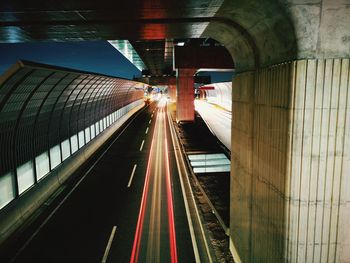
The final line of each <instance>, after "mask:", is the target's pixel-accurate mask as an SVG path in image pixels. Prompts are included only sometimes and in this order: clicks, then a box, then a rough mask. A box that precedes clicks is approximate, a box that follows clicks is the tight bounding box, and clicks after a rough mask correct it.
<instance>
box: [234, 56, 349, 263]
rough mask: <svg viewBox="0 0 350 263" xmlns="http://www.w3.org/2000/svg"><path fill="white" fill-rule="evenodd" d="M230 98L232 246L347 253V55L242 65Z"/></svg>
mask: <svg viewBox="0 0 350 263" xmlns="http://www.w3.org/2000/svg"><path fill="white" fill-rule="evenodd" d="M232 97H233V101H232V146H231V162H232V168H231V169H232V170H231V199H230V202H231V203H230V208H231V211H230V249H231V252H232V253H233V254H234V255H236V258H238V257H239V258H240V259H241V261H242V262H271V263H274V262H276V263H277V262H349V261H350V252H349V251H350V221H349V218H350V191H349V189H350V176H349V174H350V66H349V59H326V60H324V59H319V60H298V61H293V62H290V63H284V64H280V65H275V66H272V67H269V68H266V69H261V70H258V71H257V72H255V73H254V72H252V73H241V74H239V75H237V77H236V78H235V79H234V80H233V85H232ZM236 261H238V260H236Z"/></svg>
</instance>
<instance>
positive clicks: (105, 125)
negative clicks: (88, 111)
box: [103, 117, 107, 130]
mask: <svg viewBox="0 0 350 263" xmlns="http://www.w3.org/2000/svg"><path fill="white" fill-rule="evenodd" d="M106 128H107V117H104V118H103V130H105V129H106Z"/></svg>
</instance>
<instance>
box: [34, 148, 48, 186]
mask: <svg viewBox="0 0 350 263" xmlns="http://www.w3.org/2000/svg"><path fill="white" fill-rule="evenodd" d="M35 171H36V178H37V180H39V179H41V178H42V177H44V176H45V175H47V174H48V173H49V172H50V164H49V155H48V153H47V152H43V153H42V154H40V155H39V156H37V157H35Z"/></svg>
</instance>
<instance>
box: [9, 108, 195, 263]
mask: <svg viewBox="0 0 350 263" xmlns="http://www.w3.org/2000/svg"><path fill="white" fill-rule="evenodd" d="M161 104H162V103H160V104H159V105H158V103H152V104H151V105H150V106H148V107H147V108H146V109H144V110H143V111H142V112H141V113H140V114H138V115H137V117H136V118H135V119H134V120H133V121H132V122H131V123H130V125H129V126H128V127H127V128H126V129H125V131H124V132H123V133H122V134H120V136H119V138H118V139H117V140H116V141H115V143H113V145H112V146H111V148H110V149H109V150H108V151H107V153H106V154H105V155H104V156H103V158H102V159H101V160H100V161H99V162H98V163H97V165H96V166H95V167H94V168H93V169H92V170H91V172H90V173H89V174H88V175H87V176H86V177H85V179H84V180H83V181H82V183H81V184H79V186H78V187H77V188H75V190H74V191H73V192H72V194H71V195H70V196H69V198H68V199H66V201H65V202H64V203H63V204H62V205H61V206H60V207H59V208H58V209H57V210H56V212H55V213H54V215H53V216H52V217H51V218H50V219H49V220H48V221H47V223H45V224H44V225H42V222H43V220H44V219H41V222H34V223H33V225H34V226H35V227H33V225H32V226H31V228H35V229H32V232H33V233H34V232H35V231H37V234H36V235H35V236H34V237H33V238H32V239H31V241H30V242H29V243H28V244H27V245H26V246H25V247H24V249H23V250H21V251H20V253H18V252H19V250H18V249H17V251H14V254H15V253H18V254H17V256H16V258H15V260H14V261H13V262H194V253H193V248H192V243H191V237H190V232H189V227H188V222H187V218H186V212H185V207H184V201H183V197H182V192H181V188H180V181H179V177H178V172H177V167H176V162H175V156H174V150H173V146H172V143H171V137H170V130H169V127H168V121H167V119H166V118H167V114H166V108H165V106H164V104H163V105H161ZM71 187H72V186H71ZM30 236H31V235H28V237H30ZM27 240H28V239H27ZM23 244H24V243H23ZM21 247H23V245H22V244H21V245H20V246H19V247H18V248H21ZM14 254H13V255H14ZM12 258H13V257H12Z"/></svg>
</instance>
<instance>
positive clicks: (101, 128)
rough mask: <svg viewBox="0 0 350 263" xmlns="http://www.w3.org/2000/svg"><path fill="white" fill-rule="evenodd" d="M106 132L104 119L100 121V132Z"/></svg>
mask: <svg viewBox="0 0 350 263" xmlns="http://www.w3.org/2000/svg"><path fill="white" fill-rule="evenodd" d="M103 130H104V128H103V119H102V120H100V132H102V131H103Z"/></svg>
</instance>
